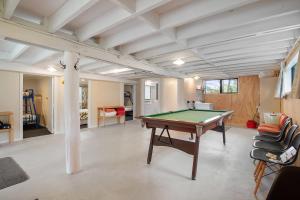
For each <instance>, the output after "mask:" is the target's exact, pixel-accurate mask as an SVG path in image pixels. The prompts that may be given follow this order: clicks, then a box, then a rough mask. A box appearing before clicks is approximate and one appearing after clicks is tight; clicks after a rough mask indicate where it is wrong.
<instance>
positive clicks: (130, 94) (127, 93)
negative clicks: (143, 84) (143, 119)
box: [124, 84, 136, 121]
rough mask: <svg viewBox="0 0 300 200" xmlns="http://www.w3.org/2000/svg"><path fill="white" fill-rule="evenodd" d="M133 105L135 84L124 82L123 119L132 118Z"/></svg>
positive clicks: (133, 113)
mask: <svg viewBox="0 0 300 200" xmlns="http://www.w3.org/2000/svg"><path fill="white" fill-rule="evenodd" d="M135 105H136V103H135V85H131V84H124V106H125V121H131V120H133V119H134V116H135Z"/></svg>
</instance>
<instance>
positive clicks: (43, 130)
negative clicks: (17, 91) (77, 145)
mask: <svg viewBox="0 0 300 200" xmlns="http://www.w3.org/2000/svg"><path fill="white" fill-rule="evenodd" d="M22 104H23V116H22V122H23V138H29V137H36V136H43V135H49V134H52V132H53V130H52V123H53V122H52V121H53V120H52V119H53V118H52V115H53V113H52V78H51V77H47V76H39V75H28V74H24V76H23V103H22Z"/></svg>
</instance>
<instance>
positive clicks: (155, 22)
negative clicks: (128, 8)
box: [139, 12, 160, 30]
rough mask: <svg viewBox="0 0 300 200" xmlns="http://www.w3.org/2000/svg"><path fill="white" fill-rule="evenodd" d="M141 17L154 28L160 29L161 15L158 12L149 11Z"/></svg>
mask: <svg viewBox="0 0 300 200" xmlns="http://www.w3.org/2000/svg"><path fill="white" fill-rule="evenodd" d="M139 19H141V20H143V21H144V22H146V23H147V24H148V25H149V26H151V27H152V28H153V29H154V30H159V28H160V21H159V16H158V14H156V13H152V12H147V13H145V14H143V15H141V16H139Z"/></svg>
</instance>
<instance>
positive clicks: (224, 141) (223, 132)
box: [222, 121, 226, 145]
mask: <svg viewBox="0 0 300 200" xmlns="http://www.w3.org/2000/svg"><path fill="white" fill-rule="evenodd" d="M222 134H223V144H224V145H225V144H226V136H225V123H224V121H223V122H222Z"/></svg>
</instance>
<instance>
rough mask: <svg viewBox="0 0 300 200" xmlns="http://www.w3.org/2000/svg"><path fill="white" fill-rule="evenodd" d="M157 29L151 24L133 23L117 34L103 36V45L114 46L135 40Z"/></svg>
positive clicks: (106, 46)
mask: <svg viewBox="0 0 300 200" xmlns="http://www.w3.org/2000/svg"><path fill="white" fill-rule="evenodd" d="M154 32H155V30H153V28H152V27H151V26H149V25H148V24H145V23H139V24H138V25H133V26H131V27H130V28H127V29H124V30H122V31H120V32H117V33H115V34H112V35H109V36H107V37H102V38H101V46H103V47H104V48H106V49H107V48H112V47H115V46H119V45H122V44H125V43H128V42H132V41H134V40H138V39H140V38H142V37H144V36H147V35H150V34H153V33H154Z"/></svg>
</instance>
